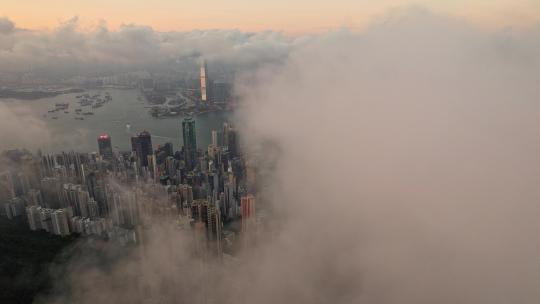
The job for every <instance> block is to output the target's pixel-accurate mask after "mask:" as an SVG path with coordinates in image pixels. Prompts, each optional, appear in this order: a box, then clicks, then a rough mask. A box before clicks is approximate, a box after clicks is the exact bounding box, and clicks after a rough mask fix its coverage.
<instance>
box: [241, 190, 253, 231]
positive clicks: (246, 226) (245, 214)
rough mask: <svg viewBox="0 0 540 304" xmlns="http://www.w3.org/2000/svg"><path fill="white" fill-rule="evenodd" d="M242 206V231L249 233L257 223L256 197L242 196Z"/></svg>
mask: <svg viewBox="0 0 540 304" xmlns="http://www.w3.org/2000/svg"><path fill="white" fill-rule="evenodd" d="M240 206H241V210H242V231H243V232H247V231H249V230H251V229H252V226H253V225H254V223H255V197H254V196H253V195H251V194H248V195H246V196H242V198H241V200H240Z"/></svg>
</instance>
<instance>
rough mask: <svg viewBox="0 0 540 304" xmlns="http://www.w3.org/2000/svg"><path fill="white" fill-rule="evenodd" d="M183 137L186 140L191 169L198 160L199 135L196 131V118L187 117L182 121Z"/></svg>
mask: <svg viewBox="0 0 540 304" xmlns="http://www.w3.org/2000/svg"><path fill="white" fill-rule="evenodd" d="M182 139H183V141H184V151H185V153H186V155H185V156H186V162H187V163H188V167H189V168H190V169H191V168H192V167H193V166H194V164H195V162H196V161H197V136H196V133H195V120H193V118H191V117H186V118H184V120H183V121H182Z"/></svg>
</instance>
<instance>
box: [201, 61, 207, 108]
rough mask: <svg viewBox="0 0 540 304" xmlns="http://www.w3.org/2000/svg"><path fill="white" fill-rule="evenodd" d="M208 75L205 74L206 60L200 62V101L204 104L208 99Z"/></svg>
mask: <svg viewBox="0 0 540 304" xmlns="http://www.w3.org/2000/svg"><path fill="white" fill-rule="evenodd" d="M207 77H208V76H207V75H206V61H204V60H203V61H202V62H201V102H202V103H203V104H204V103H206V102H207V101H208V94H207V93H208V92H207V88H208V78H207Z"/></svg>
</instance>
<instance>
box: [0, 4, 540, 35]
mask: <svg viewBox="0 0 540 304" xmlns="http://www.w3.org/2000/svg"><path fill="white" fill-rule="evenodd" d="M1 2H2V5H1V6H0V16H4V17H7V18H9V19H11V20H13V21H14V22H15V23H16V24H17V25H18V27H20V28H27V29H52V28H55V27H56V26H58V24H60V23H62V22H64V21H66V20H69V19H71V18H72V17H74V16H78V17H79V18H80V21H81V26H82V27H86V28H92V27H95V26H96V25H98V24H100V23H102V22H103V21H105V22H106V23H107V25H108V26H109V27H110V28H111V29H113V30H114V29H118V28H119V27H120V26H121V25H122V24H144V25H148V26H151V27H153V28H154V29H155V30H158V31H189V30H193V29H239V30H242V31H260V30H274V31H283V32H285V33H290V34H305V33H313V32H324V31H327V30H332V29H335V28H340V27H349V28H359V29H361V28H364V27H365V26H366V25H367V24H369V22H370V21H371V20H373V19H374V18H378V17H379V16H381V15H382V14H384V12H386V11H387V10H389V9H392V8H395V7H401V6H410V5H421V6H423V7H426V8H428V9H430V10H432V11H434V12H438V13H444V14H450V15H453V16H458V17H463V18H466V19H467V20H468V21H469V22H471V23H474V24H478V25H481V26H484V27H488V28H494V27H495V28H500V27H517V28H523V27H529V26H531V25H534V24H535V23H537V22H538V20H539V19H540V18H539V16H540V1H537V0H379V1H368V0H334V1H323V0H293V1H291V0H272V1H269V0H265V1H250V0H228V1H223V0H206V1H204V2H201V1H197V0H183V1H175V0H160V1H143V0H116V1H106V0H94V1H84V0H49V1H47V5H43V1H39V0H2V1H1Z"/></svg>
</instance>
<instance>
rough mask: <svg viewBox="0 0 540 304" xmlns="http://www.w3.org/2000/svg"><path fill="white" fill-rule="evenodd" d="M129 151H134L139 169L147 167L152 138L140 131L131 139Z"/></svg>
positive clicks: (146, 132)
mask: <svg viewBox="0 0 540 304" xmlns="http://www.w3.org/2000/svg"><path fill="white" fill-rule="evenodd" d="M131 150H132V151H135V154H136V155H137V159H139V161H140V164H141V167H148V156H149V155H152V153H153V149H152V136H151V135H150V133H149V132H148V131H142V132H141V133H139V134H138V135H136V136H133V137H131Z"/></svg>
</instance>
